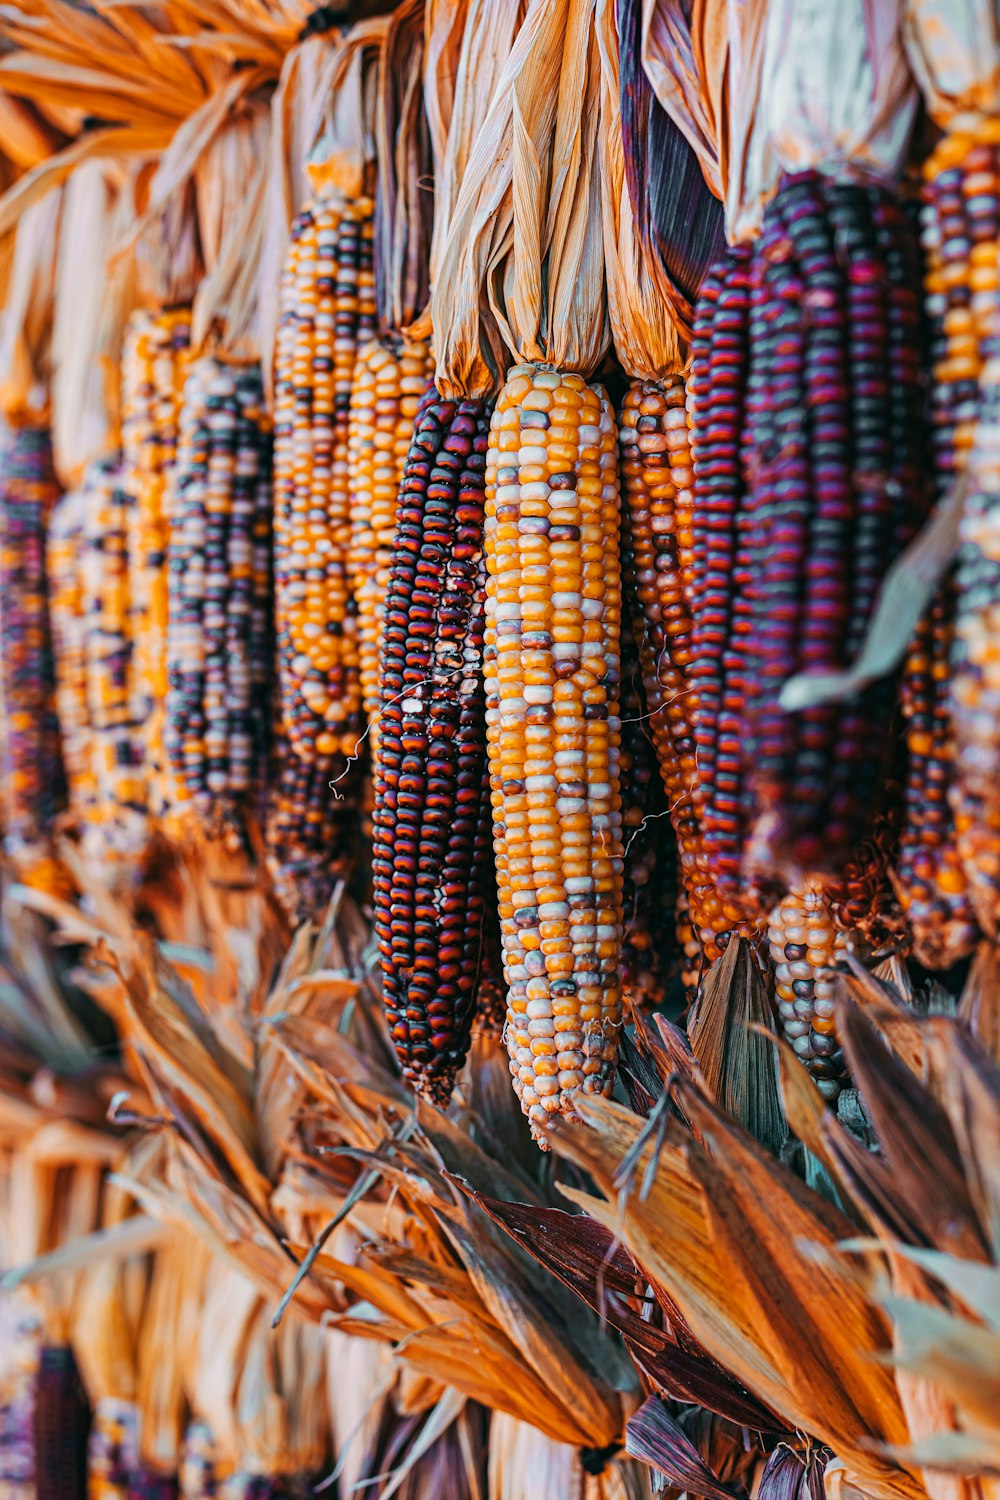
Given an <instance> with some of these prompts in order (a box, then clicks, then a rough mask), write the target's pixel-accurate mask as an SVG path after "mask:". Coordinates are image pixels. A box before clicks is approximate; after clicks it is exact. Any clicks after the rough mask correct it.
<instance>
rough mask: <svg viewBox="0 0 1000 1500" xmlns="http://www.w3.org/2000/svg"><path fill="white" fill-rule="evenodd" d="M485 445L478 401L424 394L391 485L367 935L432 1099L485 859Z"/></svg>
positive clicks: (475, 947) (461, 998)
mask: <svg viewBox="0 0 1000 1500" xmlns="http://www.w3.org/2000/svg"><path fill="white" fill-rule="evenodd" d="M486 448H487V412H486V409H485V406H484V404H483V403H482V402H479V401H446V400H442V399H441V398H439V397H438V396H437V394H436V392H434V391H431V392H430V393H429V394H428V396H427V397H426V398H425V400H424V401H423V402H422V403H421V407H420V412H419V414H418V416H417V421H416V429H415V432H414V435H413V441H412V443H411V445H410V451H409V454H408V455H407V460H406V464H405V467H404V470H403V479H402V483H401V485H400V491H399V502H398V510H397V525H396V536H395V541H394V543H393V549H392V561H391V566H390V576H389V589H388V596H387V599H386V606H385V619H384V628H383V636H382V649H381V655H380V677H379V698H380V702H381V733H380V735H379V742H378V754H377V758H376V763H375V778H374V779H375V810H374V815H373V824H374V838H373V851H372V882H373V889H374V908H375V940H376V944H377V947H378V951H379V954H380V957H381V966H382V974H383V993H384V999H385V1007H386V1014H387V1016H388V1020H389V1027H390V1030H391V1032H392V1038H393V1042H394V1043H395V1047H396V1051H397V1054H398V1056H399V1060H400V1064H401V1066H402V1069H403V1072H404V1075H405V1077H406V1078H407V1079H409V1081H410V1082H411V1083H412V1084H413V1086H414V1088H416V1089H417V1090H418V1092H420V1093H423V1094H426V1095H427V1096H428V1097H429V1098H431V1099H432V1100H434V1101H435V1102H438V1103H441V1104H444V1103H446V1102H447V1100H448V1098H449V1096H450V1093H451V1086H452V1081H453V1079H454V1075H455V1072H456V1070H457V1069H458V1068H459V1067H460V1066H461V1064H462V1061H463V1059H464V1057H465V1054H466V1051H467V1050H468V1046H469V1036H470V1028H471V1024H472V1013H473V1004H474V999H475V985H476V974H477V970H478V967H479V955H480V944H481V933H482V922H483V890H484V872H485V870H486V868H487V865H488V858H489V828H488V818H489V811H488V803H487V800H486V797H485V786H486V779H485V778H486V746H485V732H484V727H483V698H482V677H481V674H482V650H483V592H484V577H483V559H482V548H483V505H484V474H485V468H486Z"/></svg>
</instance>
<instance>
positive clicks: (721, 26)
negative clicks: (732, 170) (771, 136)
mask: <svg viewBox="0 0 1000 1500" xmlns="http://www.w3.org/2000/svg"><path fill="white" fill-rule="evenodd" d="M728 54H729V34H728V17H727V14H726V3H725V0H695V3H694V4H691V5H685V4H684V0H643V4H642V62H643V67H644V68H645V71H646V76H647V77H648V79H649V81H650V84H651V85H652V87H653V91H654V93H655V94H656V97H657V99H658V100H659V102H660V104H661V106H662V108H663V109H664V110H666V112H667V114H668V115H669V116H670V118H671V119H672V120H673V121H674V123H675V125H676V126H677V128H678V129H679V130H680V131H681V132H682V134H683V135H684V136H685V137H686V139H687V140H688V142H689V143H690V145H691V148H692V150H693V151H694V153H695V155H696V156H697V158H698V160H699V162H700V163H701V169H702V173H703V174H704V178H705V181H706V183H707V184H708V186H709V187H710V189H711V190H712V192H713V193H714V195H715V196H716V197H717V198H720V199H721V198H722V197H723V195H724V190H725V183H726V175H727V173H726V161H727V155H728V146H729V141H728V132H727V129H726V124H727V110H728V95H727V91H726V88H725V77H726V68H727V64H728Z"/></svg>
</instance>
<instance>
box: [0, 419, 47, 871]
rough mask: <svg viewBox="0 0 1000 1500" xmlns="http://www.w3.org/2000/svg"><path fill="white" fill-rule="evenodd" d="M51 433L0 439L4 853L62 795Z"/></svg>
mask: <svg viewBox="0 0 1000 1500" xmlns="http://www.w3.org/2000/svg"><path fill="white" fill-rule="evenodd" d="M58 493H59V491H58V486H57V483H56V479H55V476H54V473H53V469H52V448H51V444H50V441H49V434H48V431H47V430H46V429H44V428H41V427H33V426H20V427H12V428H9V429H8V430H7V431H5V432H4V434H3V437H2V443H0V638H2V643H3V650H2V652H0V676H2V682H0V689H2V691H0V701H2V703H3V724H2V729H0V806H2V810H3V832H4V840H5V843H6V846H7V849H8V852H9V853H16V852H17V851H19V850H24V849H27V848H30V847H31V846H33V845H36V844H37V843H38V841H39V839H40V838H42V837H43V836H44V835H45V834H46V832H47V831H48V829H49V826H50V824H51V822H52V819H53V817H54V816H55V813H56V812H57V810H58V808H59V805H60V801H61V795H62V789H63V782H62V768H61V764H60V757H59V731H58V724H57V721H56V715H55V665H54V661H53V655H52V639H51V635H50V632H49V618H48V591H47V588H46V575H45V532H46V525H47V522H48V517H49V513H50V511H51V509H52V506H53V505H54V503H55V501H56V499H57V497H58Z"/></svg>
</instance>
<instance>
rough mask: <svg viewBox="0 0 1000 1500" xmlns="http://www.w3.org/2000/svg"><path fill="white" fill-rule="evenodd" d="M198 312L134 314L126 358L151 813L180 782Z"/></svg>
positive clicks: (135, 609)
mask: <svg viewBox="0 0 1000 1500" xmlns="http://www.w3.org/2000/svg"><path fill="white" fill-rule="evenodd" d="M190 339H191V315H190V311H189V309H187V308H176V309H170V310H167V311H163V312H159V313H156V314H151V313H147V312H144V311H139V312H137V313H135V314H134V316H133V319H132V323H131V325H130V327H129V330H128V333H127V335H126V340H125V350H124V355H123V360H122V485H123V487H124V489H125V491H126V493H127V494H128V497H129V502H130V503H129V524H128V537H127V544H128V571H129V605H130V611H131V620H132V641H133V653H132V667H131V674H132V692H133V697H134V705H133V716H134V718H135V721H136V723H137V724H138V725H140V726H141V734H142V738H143V742H144V749H145V759H146V767H147V775H148V780H149V796H150V808H151V811H152V812H153V813H154V814H156V815H158V816H164V815H166V814H167V812H168V809H169V808H170V807H171V805H172V804H173V803H174V802H175V800H176V786H175V783H174V781H173V778H172V776H171V774H170V771H169V768H168V766H167V761H166V750H165V748H164V744H163V723H164V704H165V702H166V696H167V617H168V590H167V566H166V562H167V546H168V542H169V516H168V514H167V504H168V499H169V483H168V481H169V478H170V475H171V472H172V470H173V467H174V464H175V462H176V458H177V441H178V435H179V427H180V410H181V399H182V396H183V390H184V380H185V376H186V373H187V366H188V359H189V352H188V351H189V347H190Z"/></svg>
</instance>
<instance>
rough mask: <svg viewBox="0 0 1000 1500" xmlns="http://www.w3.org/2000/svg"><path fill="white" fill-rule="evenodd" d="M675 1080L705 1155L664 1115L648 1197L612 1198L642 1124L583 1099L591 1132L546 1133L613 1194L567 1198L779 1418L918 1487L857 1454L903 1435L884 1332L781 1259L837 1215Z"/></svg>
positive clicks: (915, 1488)
mask: <svg viewBox="0 0 1000 1500" xmlns="http://www.w3.org/2000/svg"><path fill="white" fill-rule="evenodd" d="M679 1088H680V1090H681V1092H682V1093H683V1094H684V1099H683V1107H684V1109H685V1111H689V1112H690V1113H691V1115H692V1116H693V1117H695V1118H697V1119H698V1120H699V1123H700V1124H701V1127H702V1130H703V1132H704V1133H705V1135H706V1139H708V1141H709V1144H710V1149H711V1155H709V1154H708V1152H706V1151H703V1150H702V1148H700V1147H698V1146H697V1145H695V1144H694V1143H693V1142H692V1141H691V1140H690V1138H686V1137H685V1134H684V1132H683V1129H682V1127H680V1126H679V1125H676V1124H675V1123H674V1122H669V1124H668V1129H667V1133H666V1139H665V1141H664V1142H663V1143H662V1144H661V1146H660V1153H659V1163H658V1168H657V1170H656V1173H655V1175H654V1176H653V1177H652V1179H647V1180H649V1183H650V1185H649V1192H648V1195H647V1196H646V1197H645V1198H644V1199H642V1198H640V1197H639V1196H638V1194H637V1193H636V1192H635V1191H633V1192H631V1193H628V1192H624V1193H622V1194H621V1195H620V1196H619V1194H618V1191H617V1189H616V1184H615V1173H616V1170H617V1164H618V1163H619V1162H620V1161H621V1159H622V1158H623V1157H624V1156H625V1155H626V1152H627V1150H628V1149H629V1147H631V1146H632V1145H633V1144H634V1143H635V1140H636V1137H637V1135H638V1131H639V1122H637V1121H635V1120H634V1119H633V1118H632V1117H631V1116H629V1115H627V1114H626V1113H625V1112H624V1111H622V1110H620V1109H619V1108H618V1107H617V1106H614V1105H611V1104H608V1103H605V1102H602V1103H601V1104H599V1105H598V1104H596V1103H591V1101H590V1099H589V1097H587V1099H586V1103H585V1105H584V1104H581V1109H582V1110H583V1112H584V1113H585V1117H586V1119H587V1121H588V1123H590V1124H591V1125H592V1126H593V1127H594V1128H593V1129H591V1130H560V1131H558V1132H554V1133H553V1135H552V1141H553V1146H554V1148H555V1149H556V1150H557V1151H558V1152H560V1153H561V1154H568V1155H570V1156H571V1159H574V1160H576V1161H577V1162H578V1164H579V1165H581V1166H584V1167H585V1168H586V1169H588V1170H589V1171H590V1172H591V1174H592V1175H593V1176H594V1178H595V1180H596V1181H597V1183H598V1186H599V1187H600V1188H601V1190H602V1191H603V1192H604V1193H605V1195H606V1196H607V1197H608V1198H609V1199H610V1200H611V1201H609V1202H608V1203H605V1204H602V1203H600V1202H599V1201H597V1200H595V1199H592V1198H586V1197H585V1195H582V1194H578V1193H575V1192H574V1193H572V1194H571V1196H572V1197H574V1198H575V1199H576V1200H577V1201H579V1202H581V1203H582V1205H583V1206H584V1207H585V1208H586V1210H587V1211H588V1212H590V1213H591V1214H593V1215H595V1216H596V1217H598V1218H599V1219H600V1220H601V1221H602V1222H603V1223H605V1224H607V1226H608V1227H609V1228H612V1229H614V1230H615V1231H616V1232H618V1233H620V1234H621V1237H622V1238H623V1239H624V1241H625V1243H626V1245H627V1246H628V1248H629V1249H630V1250H631V1252H632V1253H633V1255H635V1257H636V1259H637V1260H638V1261H639V1263H640V1264H641V1265H642V1267H643V1269H644V1270H645V1272H646V1274H647V1275H649V1276H650V1277H651V1278H652V1279H653V1280H654V1281H655V1282H658V1283H661V1284H662V1285H663V1286H664V1287H665V1288H666V1290H667V1292H668V1293H669V1295H670V1296H671V1297H672V1298H673V1300H675V1301H676V1302H677V1304H678V1306H679V1307H680V1309H681V1312H682V1314H683V1316H684V1317H685V1319H686V1321H687V1322H688V1324H689V1326H690V1327H691V1330H692V1332H693V1333H694V1335H695V1337H696V1338H697V1339H698V1340H699V1341H700V1342H701V1343H702V1344H703V1345H704V1346H705V1347H706V1348H707V1349H708V1351H709V1352H710V1353H711V1354H712V1355H713V1356H714V1357H715V1358H716V1359H718V1360H720V1362H721V1363H723V1364H724V1365H725V1366H726V1367H727V1368H728V1369H730V1370H732V1371H733V1372H734V1373H735V1374H736V1375H737V1377H738V1378H739V1379H741V1380H742V1381H743V1382H744V1383H745V1384H746V1385H747V1386H748V1387H749V1389H750V1390H751V1391H753V1392H754V1393H755V1394H756V1395H757V1396H758V1397H759V1398H760V1399H761V1400H763V1401H764V1402H765V1403H766V1404H767V1405H768V1406H770V1407H771V1408H772V1409H774V1410H775V1411H776V1412H778V1413H779V1414H780V1415H781V1416H782V1417H783V1418H784V1419H785V1420H786V1422H787V1423H788V1425H789V1426H794V1427H797V1428H801V1429H802V1430H804V1431H807V1432H811V1433H814V1434H815V1435H816V1436H817V1437H819V1438H821V1439H822V1440H823V1441H825V1442H827V1443H829V1444H830V1446H832V1447H834V1449H835V1451H837V1452H839V1453H841V1454H844V1453H847V1454H849V1455H850V1458H851V1462H852V1465H853V1466H854V1467H855V1468H856V1470H857V1472H858V1473H861V1474H864V1476H865V1485H866V1488H868V1489H869V1490H870V1492H871V1493H872V1494H881V1495H887V1494H889V1493H893V1492H895V1493H899V1494H909V1495H912V1496H914V1497H916V1496H918V1495H921V1494H922V1493H923V1491H922V1489H921V1487H920V1485H919V1483H918V1482H917V1480H916V1479H915V1477H914V1476H913V1475H912V1474H909V1473H907V1472H905V1471H899V1472H896V1471H895V1470H891V1469H889V1468H887V1467H886V1466H885V1465H883V1464H882V1463H881V1461H879V1460H878V1459H874V1458H872V1457H870V1456H869V1455H867V1454H866V1453H865V1452H864V1451H863V1444H862V1439H865V1440H868V1439H870V1440H873V1441H875V1442H880V1441H881V1442H890V1443H897V1442H899V1441H900V1440H901V1439H902V1440H905V1424H904V1422H903V1418H902V1413H901V1411H900V1409H899V1405H898V1400H897V1398H896V1395H895V1391H894V1387H893V1384H892V1381H891V1380H890V1379H888V1378H887V1372H886V1371H885V1370H883V1369H881V1368H880V1367H879V1366H878V1365H877V1364H876V1363H874V1361H873V1356H874V1355H877V1354H878V1353H880V1352H882V1351H884V1350H886V1349H887V1348H888V1336H887V1329H886V1328H885V1326H884V1324H883V1323H882V1322H881V1320H880V1318H879V1317H878V1315H877V1314H876V1313H875V1312H874V1310H873V1309H872V1308H871V1306H870V1305H869V1304H868V1302H867V1300H866V1299H865V1297H864V1295H863V1294H862V1293H861V1292H860V1290H859V1289H858V1288H857V1287H856V1286H855V1285H854V1284H853V1283H852V1282H851V1281H850V1280H849V1278H847V1277H842V1278H839V1279H838V1281H837V1285H836V1290H835V1289H834V1287H833V1285H831V1282H830V1280H829V1279H828V1280H827V1283H826V1295H825V1296H824V1297H823V1298H818V1297H817V1296H816V1288H815V1273H814V1271H813V1269H812V1267H811V1266H809V1265H803V1264H799V1263H796V1262H795V1261H794V1259H793V1258H792V1257H790V1255H789V1246H790V1245H791V1244H794V1243H795V1242H796V1241H798V1240H800V1239H802V1240H807V1241H815V1242H816V1243H817V1244H819V1245H825V1246H826V1247H827V1248H828V1249H830V1250H832V1249H833V1247H834V1245H835V1244H836V1241H837V1240H838V1239H839V1238H842V1237H843V1232H844V1230H845V1229H846V1227H847V1221H845V1220H844V1219H843V1218H842V1217H841V1216H840V1215H839V1214H837V1213H836V1212H835V1211H834V1210H832V1209H831V1208H830V1207H829V1205H827V1204H825V1203H824V1202H823V1201H822V1200H821V1199H819V1198H817V1197H816V1196H815V1195H814V1194H812V1193H810V1192H809V1191H808V1190H807V1189H805V1188H804V1187H803V1186H802V1185H801V1184H799V1183H798V1181H797V1180H796V1179H795V1178H794V1177H792V1176H791V1174H790V1173H788V1172H787V1171H785V1170H784V1169H783V1168H781V1167H779V1166H778V1164H777V1163H776V1162H774V1161H773V1160H771V1159H770V1158H768V1157H767V1156H766V1155H765V1153H764V1152H763V1151H762V1150H761V1149H760V1148H759V1147H758V1146H756V1145H755V1143H753V1142H752V1141H751V1140H750V1138H749V1137H748V1136H746V1135H745V1134H744V1133H743V1132H741V1131H740V1129H739V1127H738V1126H736V1125H735V1124H733V1123H732V1122H730V1121H728V1120H727V1118H726V1117H725V1116H723V1115H721V1114H720V1113H719V1112H718V1111H717V1110H716V1109H715V1107H714V1106H712V1105H710V1104H709V1102H708V1101H707V1100H706V1099H705V1098H704V1097H703V1096H701V1095H697V1094H696V1092H695V1090H693V1089H692V1088H691V1086H690V1085H685V1084H681V1085H679ZM595 1137H597V1139H595ZM652 1148H653V1145H652V1142H651V1148H650V1149H652ZM616 1199H617V1206H616V1202H615V1200H616Z"/></svg>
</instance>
